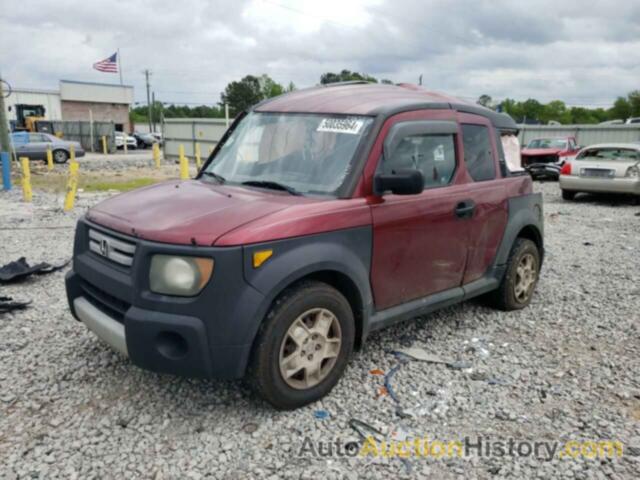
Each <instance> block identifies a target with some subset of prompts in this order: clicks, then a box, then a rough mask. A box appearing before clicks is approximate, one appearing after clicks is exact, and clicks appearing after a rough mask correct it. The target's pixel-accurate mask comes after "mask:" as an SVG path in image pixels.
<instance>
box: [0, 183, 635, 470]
mask: <svg viewBox="0 0 640 480" xmlns="http://www.w3.org/2000/svg"><path fill="white" fill-rule="evenodd" d="M536 188H537V189H538V190H541V191H543V193H544V197H545V218H546V240H547V256H546V260H545V264H544V268H543V272H542V278H541V281H540V284H539V287H538V291H537V294H536V295H535V297H534V299H533V302H532V304H531V306H530V307H529V308H527V309H525V310H523V311H519V312H512V313H501V312H496V311H494V310H491V309H488V308H486V307H484V306H482V305H481V304H480V303H478V302H467V303H465V304H462V305H458V306H455V307H451V308H447V309H445V310H443V311H441V312H438V313H435V314H433V315H429V316H428V317H425V318H420V319H416V320H415V321H411V322H407V323H404V324H402V325H399V326H396V327H393V328H390V329H388V330H385V331H383V332H380V333H376V334H375V335H373V336H372V337H371V338H370V340H369V342H368V343H367V345H366V346H365V347H364V349H363V350H362V351H359V352H357V353H356V354H355V355H354V357H353V359H352V361H351V363H350V366H349V367H348V369H347V371H346V373H345V376H344V378H343V379H342V380H341V382H340V383H339V384H338V386H337V387H336V388H335V389H334V390H333V392H332V393H331V394H330V395H329V396H327V397H326V398H325V399H324V400H322V401H321V402H318V403H316V404H314V405H311V406H308V407H306V408H302V409H299V410H297V411H294V412H275V411H274V410H272V409H271V408H270V407H269V406H268V405H267V404H265V403H264V402H262V401H261V400H259V399H257V398H256V397H255V396H254V395H252V393H251V391H250V390H249V389H248V388H247V387H246V386H245V385H244V384H243V383H242V382H219V381H202V380H191V379H182V378H177V377H173V376H169V375H159V374H154V373H150V372H146V371H143V370H140V369H138V368H136V367H134V366H133V365H131V364H130V363H129V362H128V361H127V360H126V359H124V358H122V357H120V356H119V355H117V354H116V353H114V352H112V351H111V350H110V349H109V348H107V347H106V346H105V345H103V344H102V343H101V342H100V341H98V339H97V338H95V337H94V336H93V335H91V334H90V333H89V332H88V331H87V329H86V328H85V327H84V326H83V325H82V324H80V323H78V322H76V321H74V320H73V319H72V317H71V315H70V314H69V311H68V309H67V305H66V300H65V293H64V284H63V277H64V272H58V273H54V274H51V275H47V276H42V277H35V278H32V279H30V280H28V281H27V282H25V283H22V284H19V285H9V286H3V287H2V288H1V292H0V293H1V294H2V295H9V296H12V297H14V298H15V299H16V300H29V299H30V300H32V301H33V305H32V308H30V309H28V310H25V311H21V312H16V313H14V314H8V315H4V316H0V363H1V364H2V368H1V369H0V478H2V479H5V478H8V479H11V478H25V477H28V478H29V477H30V478H83V479H84V478H156V479H159V478H203V477H207V478H265V477H266V478H269V477H270V478H280V477H284V478H318V477H320V476H322V477H323V478H326V479H331V478H357V477H367V478H387V477H391V478H394V477H396V478H397V477H400V478H404V477H408V478H419V477H425V476H431V477H433V478H437V479H448V478H515V479H520V478H557V477H565V478H612V479H622V478H629V479H631V478H640V455H639V454H640V383H639V377H638V371H639V367H640V330H639V327H638V323H639V320H640V314H639V313H638V312H640V285H639V284H640V268H639V267H640V260H639V258H640V257H639V256H638V252H640V235H638V232H640V209H639V208H638V207H637V206H635V205H634V204H632V202H630V201H628V200H626V199H618V198H614V199H612V198H603V197H598V198H596V197H585V198H583V199H579V200H578V201H577V202H574V203H568V202H563V201H562V200H561V199H560V196H559V189H558V186H557V184H554V183H548V184H543V185H537V186H536ZM103 197H104V196H99V195H88V194H85V193H81V194H80V198H79V201H78V204H77V205H78V207H77V208H76V209H75V211H74V212H73V213H69V214H65V213H63V212H62V211H61V209H60V207H61V205H62V195H59V196H54V195H45V194H38V192H35V194H34V203H33V204H32V205H25V204H23V203H21V201H20V193H19V192H18V191H16V190H14V191H13V192H11V193H0V245H2V247H1V248H0V264H4V263H6V262H8V261H11V260H15V259H17V258H18V257H20V256H23V255H24V256H27V258H28V260H29V261H30V262H39V261H48V262H51V263H56V262H59V261H62V260H65V259H67V258H68V257H69V255H70V253H71V249H72V240H73V225H74V222H75V220H76V218H77V217H78V216H79V215H80V214H81V213H82V211H83V210H84V209H86V208H87V207H88V206H90V205H92V204H94V203H96V202H97V201H99V200H100V199H101V198H103ZM43 227H47V229H44V228H43ZM407 346H414V347H419V348H423V349H425V350H426V351H428V352H430V353H431V354H435V355H439V356H441V357H446V358H451V359H453V360H455V361H456V362H458V363H457V364H454V365H453V367H454V368H452V367H450V366H446V365H442V364H433V363H425V362H419V361H408V362H403V361H402V359H399V358H398V357H396V356H394V355H393V354H392V353H391V352H392V351H393V350H395V349H398V348H402V347H407ZM396 366H399V368H398V369H397V370H394V373H393V374H392V376H391V377H390V379H389V384H390V385H391V387H392V390H391V392H393V393H394V395H390V394H385V391H384V389H383V388H382V387H383V384H384V377H383V376H381V375H376V373H379V372H376V371H375V369H379V370H381V371H382V372H384V373H387V374H388V373H389V372H390V371H391V370H392V369H393V368H394V367H396ZM372 370H373V373H371V372H372ZM394 396H395V397H396V398H397V400H398V402H396V401H395V400H394V398H393V397H394ZM324 412H326V414H327V415H326V418H317V417H322V416H323V414H324ZM352 418H356V419H359V420H362V421H365V422H367V423H369V424H371V425H372V426H374V427H376V428H377V429H379V430H380V431H381V432H382V435H384V436H385V438H387V439H397V440H402V438H403V437H404V436H408V438H414V437H415V438H424V437H428V439H429V440H440V441H444V442H448V441H450V440H459V439H463V438H464V437H465V436H467V435H468V436H470V437H471V439H472V440H473V441H474V442H475V441H476V440H477V437H478V436H481V437H482V438H485V439H488V440H487V441H491V442H494V441H505V442H506V441H508V440H509V439H510V438H512V439H515V440H516V441H518V442H520V441H531V442H534V441H558V442H566V441H568V440H597V441H599V440H602V439H613V440H619V441H621V442H623V444H624V446H625V450H624V455H623V457H622V458H618V459H588V458H578V459H568V458H563V459H561V458H559V456H558V455H556V456H555V457H554V458H553V459H551V460H549V461H545V460H541V459H534V458H532V457H531V456H528V457H527V456H518V455H514V456H505V457H502V458H501V457H495V456H494V457H488V456H487V455H483V456H479V455H477V454H473V455H471V456H469V457H467V458H451V459H446V458H433V457H428V458H416V457H414V458H410V459H400V458H399V457H381V456H379V457H373V456H366V457H356V458H351V457H348V456H338V455H334V456H333V457H322V456H320V455H317V456H316V455H314V454H313V452H312V451H311V448H307V449H306V450H305V451H301V447H303V445H305V444H306V445H307V447H309V445H311V443H305V438H308V439H310V442H312V444H313V445H315V446H316V448H319V447H320V445H319V443H318V442H324V443H323V449H324V450H323V451H326V450H327V449H328V443H329V442H335V441H339V442H342V445H344V444H345V443H346V442H350V441H354V440H356V439H357V436H356V435H355V432H354V431H353V430H352V429H351V428H350V427H349V421H350V419H352ZM335 450H336V447H335V444H334V452H335Z"/></svg>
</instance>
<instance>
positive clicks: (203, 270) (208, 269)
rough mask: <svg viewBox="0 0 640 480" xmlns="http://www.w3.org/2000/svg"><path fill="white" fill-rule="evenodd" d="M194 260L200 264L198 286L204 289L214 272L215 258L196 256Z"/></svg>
mask: <svg viewBox="0 0 640 480" xmlns="http://www.w3.org/2000/svg"><path fill="white" fill-rule="evenodd" d="M194 260H195V262H196V265H197V266H198V270H199V271H200V284H199V285H198V287H199V288H200V290H202V289H203V288H204V286H205V285H206V284H207V282H208V281H209V279H210V278H211V274H212V273H213V259H212V258H198V257H196V258H195V259H194Z"/></svg>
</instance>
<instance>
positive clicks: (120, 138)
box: [114, 131, 138, 150]
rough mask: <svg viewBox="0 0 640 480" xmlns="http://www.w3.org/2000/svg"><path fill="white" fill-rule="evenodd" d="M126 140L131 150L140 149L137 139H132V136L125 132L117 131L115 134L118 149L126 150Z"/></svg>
mask: <svg viewBox="0 0 640 480" xmlns="http://www.w3.org/2000/svg"><path fill="white" fill-rule="evenodd" d="M125 138H126V140H127V148H131V149H134V150H135V149H136V148H137V147H138V141H137V140H136V139H135V137H132V136H131V135H127V134H125V133H124V132H118V131H116V132H115V133H114V140H115V143H116V148H124V142H125Z"/></svg>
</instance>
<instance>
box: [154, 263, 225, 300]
mask: <svg viewBox="0 0 640 480" xmlns="http://www.w3.org/2000/svg"><path fill="white" fill-rule="evenodd" d="M212 273H213V259H212V258H200V257H176V256H173V255H154V256H153V258H152V259H151V269H150V271H149V285H150V287H151V291H152V292H155V293H162V294H165V295H177V296H181V297H192V296H194V295H196V294H198V293H199V292H200V291H201V290H202V289H203V288H204V286H205V285H206V284H207V282H208V281H209V279H210V278H211V274H212Z"/></svg>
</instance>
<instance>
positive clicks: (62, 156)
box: [53, 150, 67, 162]
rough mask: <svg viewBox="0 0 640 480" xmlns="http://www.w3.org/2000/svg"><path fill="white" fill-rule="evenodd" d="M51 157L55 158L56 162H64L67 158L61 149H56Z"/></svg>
mask: <svg viewBox="0 0 640 480" xmlns="http://www.w3.org/2000/svg"><path fill="white" fill-rule="evenodd" d="M53 158H54V159H55V160H56V162H64V161H65V160H66V159H67V154H66V153H64V152H63V151H62V150H58V151H57V152H56V153H55V155H54V156H53Z"/></svg>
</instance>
